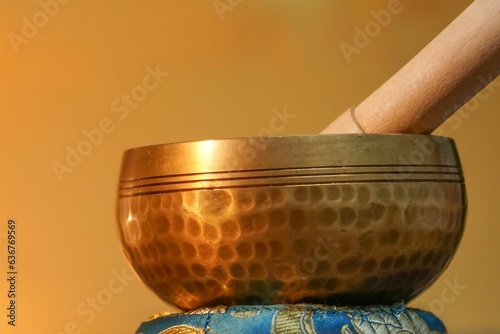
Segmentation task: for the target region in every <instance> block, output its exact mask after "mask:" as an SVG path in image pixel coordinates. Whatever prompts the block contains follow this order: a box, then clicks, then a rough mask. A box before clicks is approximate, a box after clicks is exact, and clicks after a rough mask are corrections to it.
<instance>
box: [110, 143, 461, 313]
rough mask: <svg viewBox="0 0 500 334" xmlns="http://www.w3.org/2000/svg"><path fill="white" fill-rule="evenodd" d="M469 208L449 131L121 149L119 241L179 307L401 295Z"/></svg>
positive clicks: (430, 265) (428, 268)
mask: <svg viewBox="0 0 500 334" xmlns="http://www.w3.org/2000/svg"><path fill="white" fill-rule="evenodd" d="M465 211H466V201H465V188H464V184H463V177H462V174H461V168H460V163H459V160H458V156H457V153H456V150H455V147H454V144H453V141H452V140H450V139H447V138H441V137H432V136H424V135H371V134H370V135H313V136H290V137H267V138H259V137H251V138H240V139H227V140H210V141H200V142H191V143H177V144H165V145H156V146H149V147H143V148H136V149H132V150H128V151H126V152H125V154H124V157H123V161H122V171H121V176H120V186H119V191H118V202H117V214H118V231H119V236H120V240H121V242H122V245H123V249H124V252H125V255H126V257H127V259H128V260H129V261H130V263H131V265H132V267H133V268H134V270H135V271H136V273H137V275H138V276H139V277H140V278H141V280H142V281H143V282H144V283H145V284H146V285H147V286H148V287H149V288H150V289H152V290H153V291H154V292H155V293H156V294H157V295H158V296H159V297H160V298H162V299H163V300H165V301H166V302H168V303H171V304H174V305H176V306H178V307H179V308H182V309H195V308H198V307H203V306H213V305H217V304H226V305H233V304H255V303H263V304H269V303H282V302H287V303H296V302H315V303H327V304H335V305H337V304H350V305H355V304H375V303H392V302H396V301H398V300H404V301H408V300H410V299H411V298H413V297H415V296H416V295H418V294H419V293H420V292H422V291H423V290H424V289H425V288H426V287H428V286H429V285H430V284H431V283H432V282H433V281H434V280H435V279H436V278H437V277H438V276H439V275H440V274H441V273H442V271H443V270H444V268H445V267H446V266H447V264H448V263H449V261H450V259H451V258H452V256H453V254H454V253H455V251H456V248H457V245H458V243H459V240H460V238H461V235H462V232H463V228H464V219H465Z"/></svg>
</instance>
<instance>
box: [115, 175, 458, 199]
mask: <svg viewBox="0 0 500 334" xmlns="http://www.w3.org/2000/svg"><path fill="white" fill-rule="evenodd" d="M372 182H373V183H408V182H410V183H417V182H418V183H423V182H429V183H432V182H436V183H451V184H456V183H458V184H461V185H464V182H463V180H459V181H454V180H435V179H421V180H411V181H408V180H363V181H359V182H356V181H344V182H316V183H283V184H279V186H283V187H295V186H314V185H317V186H322V185H323V186H324V185H332V184H364V183H372ZM269 186H276V184H261V185H255V184H252V185H236V186H212V187H200V188H178V189H166V190H165V189H163V190H155V191H140V192H134V191H132V190H134V189H123V190H119V193H118V197H119V198H125V197H134V196H144V195H155V194H167V193H175V192H183V191H199V190H216V189H244V188H264V187H269ZM139 189H140V188H139Z"/></svg>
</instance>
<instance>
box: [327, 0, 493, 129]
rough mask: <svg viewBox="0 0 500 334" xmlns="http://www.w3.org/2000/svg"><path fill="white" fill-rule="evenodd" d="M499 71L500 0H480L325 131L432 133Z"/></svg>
mask: <svg viewBox="0 0 500 334" xmlns="http://www.w3.org/2000/svg"><path fill="white" fill-rule="evenodd" d="M499 74H500V0H476V1H474V2H473V3H472V4H471V5H470V6H469V7H467V8H466V9H465V11H464V12H463V13H462V14H460V15H459V16H458V17H457V18H456V19H455V20H454V21H453V22H452V23H451V24H450V25H449V26H448V27H446V28H445V29H444V30H443V31H442V32H441V33H440V34H439V35H438V36H437V37H436V38H434V39H433V40H432V41H431V42H430V43H429V44H428V45H427V46H426V47H425V48H424V49H423V50H422V51H420V52H419V53H418V54H417V55H416V56H415V57H414V58H413V59H412V60H410V62H408V63H407V64H406V65H405V66H404V67H403V68H401V69H400V70H399V71H398V72H397V73H396V74H395V75H393V76H392V77H391V78H390V79H389V80H388V81H387V82H385V83H384V84H383V85H382V86H380V87H379V88H378V89H377V90H376V91H375V92H373V93H372V94H371V95H370V96H368V98H366V99H365V100H364V101H363V102H361V104H359V105H358V106H357V107H356V108H355V109H354V112H352V111H351V110H348V111H346V112H344V113H343V114H342V115H341V116H339V118H337V119H336V120H335V121H334V122H333V123H332V124H330V125H329V126H328V127H327V128H326V129H325V130H323V131H322V133H359V132H366V133H423V134H430V133H432V131H434V130H435V129H436V128H437V127H438V126H439V125H441V124H442V123H443V122H444V121H445V120H446V119H447V118H448V117H449V116H451V115H452V114H453V113H454V112H455V111H456V110H458V109H459V108H460V107H461V106H462V105H463V104H465V103H466V102H467V101H469V100H470V99H471V98H472V97H473V96H475V95H476V94H477V93H478V92H479V91H480V90H481V89H482V88H484V87H485V86H486V85H487V84H488V83H489V82H491V81H493V80H494V79H495V78H496V77H497V76H498V75H499ZM353 115H355V118H356V119H357V122H358V124H356V122H355V121H354V120H353ZM360 128H361V129H362V130H361V129H360Z"/></svg>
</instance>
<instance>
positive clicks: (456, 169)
mask: <svg viewBox="0 0 500 334" xmlns="http://www.w3.org/2000/svg"><path fill="white" fill-rule="evenodd" d="M391 168H397V169H398V170H401V169H403V170H404V169H410V172H411V173H414V170H415V169H418V170H419V171H423V172H426V171H427V168H429V169H430V170H431V171H432V170H433V169H438V171H435V172H437V173H452V174H462V168H461V166H460V165H432V164H427V165H425V164H422V165H413V164H406V165H405V164H388V165H344V166H312V167H289V168H259V169H241V170H219V171H217V170H214V171H207V172H200V173H180V174H172V175H153V176H145V177H136V178H127V179H122V180H120V183H127V182H134V181H141V180H150V179H151V180H153V179H159V178H174V177H190V176H198V175H200V176H202V175H214V176H215V175H218V174H228V173H231V174H246V173H248V174H255V173H274V172H278V171H281V172H283V174H284V175H286V174H292V173H301V172H302V171H304V172H306V173H307V172H308V171H312V172H315V171H317V172H318V173H320V174H326V172H322V171H323V170H327V171H328V170H331V171H330V172H328V174H337V173H338V174H345V173H346V172H349V170H350V169H354V170H356V171H355V172H350V173H369V171H370V170H373V169H375V170H376V169H382V170H384V169H387V170H389V171H390V172H398V171H393V170H392V169H391ZM364 169H366V170H367V171H363V170H364ZM336 170H340V171H339V172H336ZM308 174H309V173H308ZM295 175H296V174H295Z"/></svg>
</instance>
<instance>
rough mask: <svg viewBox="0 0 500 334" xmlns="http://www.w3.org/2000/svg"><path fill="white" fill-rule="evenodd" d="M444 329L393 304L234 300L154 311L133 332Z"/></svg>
mask: <svg viewBox="0 0 500 334" xmlns="http://www.w3.org/2000/svg"><path fill="white" fill-rule="evenodd" d="M153 333H154V334H159V333H161V334H195V333H196V334H198V333H200V334H205V333H211V334H247V333H248V334H260V333H266V334H270V333H272V334H280V333H287V334H292V333H314V334H335V333H339V334H376V333H383V334H392V333H397V334H403V333H404V334H424V333H425V334H443V333H446V328H445V327H444V325H443V323H442V322H441V321H440V320H439V319H438V318H437V317H436V316H434V315H433V314H431V313H428V312H424V311H421V310H417V309H411V308H406V307H405V306H404V305H403V304H397V305H392V306H367V307H333V306H323V305H311V304H295V305H239V306H229V307H225V306H224V307H223V306H221V307H216V308H204V309H199V310H196V311H192V312H188V313H178V314H163V315H157V316H154V317H152V318H151V319H149V320H148V321H146V322H144V323H142V324H141V326H140V327H139V329H138V330H137V332H136V334H153Z"/></svg>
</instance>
